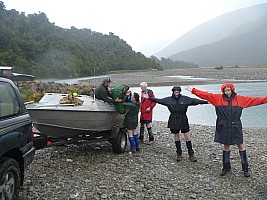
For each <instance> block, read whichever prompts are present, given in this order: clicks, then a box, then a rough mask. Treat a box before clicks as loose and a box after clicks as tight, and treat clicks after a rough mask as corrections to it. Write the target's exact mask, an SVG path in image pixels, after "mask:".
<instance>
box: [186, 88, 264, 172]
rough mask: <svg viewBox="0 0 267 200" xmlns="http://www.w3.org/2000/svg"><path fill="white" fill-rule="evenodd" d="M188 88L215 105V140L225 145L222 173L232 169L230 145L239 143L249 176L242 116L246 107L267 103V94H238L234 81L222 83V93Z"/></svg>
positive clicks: (244, 165) (242, 161)
mask: <svg viewBox="0 0 267 200" xmlns="http://www.w3.org/2000/svg"><path fill="white" fill-rule="evenodd" d="M186 90H188V91H190V92H192V94H194V95H196V96H198V97H200V98H201V99H205V100H207V101H209V102H210V103H211V104H212V105H213V106H215V110H216V115H217V120H216V131H215V139H214V141H215V142H218V143H220V144H223V145H224V149H223V168H222V171H221V173H220V175H221V176H224V175H226V174H227V173H228V172H229V171H231V164H230V146H231V145H237V146H238V148H239V154H240V157H241V163H242V170H243V171H244V176H245V177H249V176H250V171H249V168H248V156H247V152H246V149H245V146H244V142H243V131H242V123H241V119H240V118H241V115H242V110H243V109H244V108H248V107H251V106H257V105H261V104H265V103H267V96H266V97H249V96H241V95H238V94H237V93H236V92H235V87H234V85H233V84H232V83H225V84H223V85H222V87H221V91H222V94H213V93H209V92H205V91H201V90H198V89H196V88H191V87H188V88H186Z"/></svg>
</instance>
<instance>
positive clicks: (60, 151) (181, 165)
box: [20, 121, 267, 200]
mask: <svg viewBox="0 0 267 200" xmlns="http://www.w3.org/2000/svg"><path fill="white" fill-rule="evenodd" d="M166 127H167V123H166V122H156V121H155V122H153V129H154V133H155V134H156V143H155V144H154V145H146V144H142V146H141V148H142V150H141V152H137V153H135V154H130V153H129V144H128V146H127V151H126V152H125V153H123V154H114V153H113V152H112V148H111V145H110V144H109V143H108V142H102V143H93V144H88V143H79V144H71V145H63V146H58V147H50V148H46V149H42V150H38V151H37V152H36V156H35V160H34V162H33V163H32V164H31V165H30V167H29V168H28V169H27V171H26V177H25V182H24V185H23V187H22V190H21V192H20V199H21V200H29V199H34V200H36V199H44V200H45V199H60V200H61V199H83V200H85V199H96V200H97V199H114V200H115V199H116V200H117V199H266V198H267V173H266V172H267V142H266V141H267V140H266V136H267V129H264V128H249V129H244V139H245V144H246V149H247V151H248V156H249V164H250V168H251V171H252V175H251V177H249V178H246V177H244V176H243V173H242V171H241V163H240V157H239V154H238V149H237V148H236V147H235V146H233V147H232V151H231V162H232V172H231V174H229V175H227V176H226V177H220V176H219V173H220V171H221V167H222V162H221V158H222V145H219V144H217V143H214V142H213V137H214V130H215V128H214V127H210V126H200V125H191V134H192V141H193V148H194V150H195V155H196V157H197V158H198V162H196V163H193V162H190V161H189V160H188V155H187V152H186V147H185V141H184V138H183V136H182V137H181V138H182V148H183V150H184V151H183V156H184V159H183V160H182V161H181V162H176V153H175V144H174V141H173V138H172V135H171V134H170V133H169V130H168V129H167V128H166Z"/></svg>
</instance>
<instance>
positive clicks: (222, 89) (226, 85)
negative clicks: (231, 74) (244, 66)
mask: <svg viewBox="0 0 267 200" xmlns="http://www.w3.org/2000/svg"><path fill="white" fill-rule="evenodd" d="M226 87H230V88H231V90H232V92H235V86H234V84H233V83H225V84H223V85H222V87H221V91H222V93H224V89H225V88H226Z"/></svg>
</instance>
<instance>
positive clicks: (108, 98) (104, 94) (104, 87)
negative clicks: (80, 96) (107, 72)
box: [95, 78, 122, 103]
mask: <svg viewBox="0 0 267 200" xmlns="http://www.w3.org/2000/svg"><path fill="white" fill-rule="evenodd" d="M110 83H111V80H110V79H109V78H105V79H104V80H103V81H102V84H100V85H99V86H97V87H96V89H95V98H97V99H98V100H102V101H105V102H108V103H115V102H116V103H120V102H122V99H113V98H112V95H111V93H110V92H109V90H108V87H109V86H110Z"/></svg>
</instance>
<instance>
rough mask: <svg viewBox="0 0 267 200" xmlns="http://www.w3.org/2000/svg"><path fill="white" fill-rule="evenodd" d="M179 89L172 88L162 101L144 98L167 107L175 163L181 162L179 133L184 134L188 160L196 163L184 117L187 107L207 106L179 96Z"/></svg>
mask: <svg viewBox="0 0 267 200" xmlns="http://www.w3.org/2000/svg"><path fill="white" fill-rule="evenodd" d="M181 91H182V89H181V87H180V86H174V87H173V88H172V96H170V97H165V98H163V99H158V98H153V97H149V95H145V96H144V97H145V98H147V99H148V100H150V101H153V102H157V103H159V104H161V105H164V106H167V107H168V109H169V111H170V113H171V114H170V117H169V121H168V128H170V131H171V133H173V134H174V140H175V146H176V153H177V159H176V160H177V161H181V160H182V158H183V157H182V148H181V142H180V132H181V133H183V134H184V137H185V141H186V147H187V150H188V154H189V160H190V161H192V162H196V161H197V159H196V157H195V156H194V150H193V147H192V142H191V137H190V132H189V123H188V118H187V115H186V112H187V108H188V106H192V105H198V104H207V103H208V102H207V101H203V100H200V99H195V98H190V97H188V96H184V95H181Z"/></svg>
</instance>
